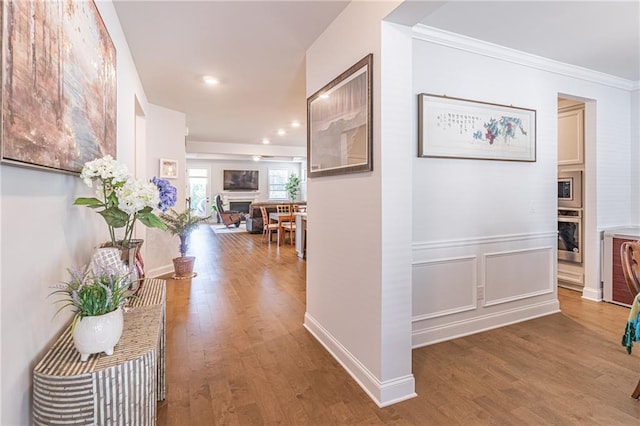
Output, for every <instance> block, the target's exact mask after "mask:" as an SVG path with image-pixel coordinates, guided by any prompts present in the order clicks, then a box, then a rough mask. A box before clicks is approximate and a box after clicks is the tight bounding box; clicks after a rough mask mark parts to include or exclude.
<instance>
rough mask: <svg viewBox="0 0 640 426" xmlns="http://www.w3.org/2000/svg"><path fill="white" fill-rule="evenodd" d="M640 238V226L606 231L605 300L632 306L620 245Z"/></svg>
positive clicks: (603, 265) (603, 269)
mask: <svg viewBox="0 0 640 426" xmlns="http://www.w3.org/2000/svg"><path fill="white" fill-rule="evenodd" d="M638 239H640V227H628V228H618V229H610V230H606V231H604V234H603V242H604V250H603V254H602V261H603V262H602V281H603V295H602V297H603V299H604V301H605V302H612V303H617V304H619V305H624V306H631V304H632V303H633V297H634V296H633V295H632V294H631V292H630V291H629V288H628V286H627V282H626V281H625V279H624V273H623V272H622V260H621V254H620V246H621V245H622V243H624V242H625V241H637V240H638Z"/></svg>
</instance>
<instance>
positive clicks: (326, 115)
mask: <svg viewBox="0 0 640 426" xmlns="http://www.w3.org/2000/svg"><path fill="white" fill-rule="evenodd" d="M372 66H373V55H372V54H369V55H367V56H366V57H364V58H363V59H361V60H360V61H358V63H356V64H355V65H353V66H352V67H351V68H349V69H348V70H346V71H345V72H344V73H342V74H340V75H339V76H338V77H337V78H335V79H334V80H333V81H331V82H330V83H328V84H327V85H326V86H324V87H323V88H322V89H320V90H318V91H317V92H316V93H314V94H313V95H312V96H311V97H309V99H307V170H308V175H309V177H317V176H330V175H338V174H345V173H356V172H366V171H371V170H373V156H372V151H373V130H372V125H373V113H372V107H373V99H372V93H371V91H372V81H373V78H372Z"/></svg>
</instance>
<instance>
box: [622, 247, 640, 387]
mask: <svg viewBox="0 0 640 426" xmlns="http://www.w3.org/2000/svg"><path fill="white" fill-rule="evenodd" d="M620 261H621V263H622V273H623V275H624V280H625V281H626V283H627V287H628V288H629V292H630V293H631V296H632V297H633V302H632V303H634V304H637V303H640V300H639V299H638V297H639V296H638V294H639V293H640V241H625V242H624V243H622V245H621V246H620ZM637 309H638V308H637V307H635V308H634V307H633V306H632V308H631V312H630V314H629V322H628V323H627V332H626V333H625V336H624V338H623V345H624V344H625V339H630V340H635V341H640V339H639V338H638V336H637V335H638V333H640V330H638V327H636V326H637V325H638V318H640V314H638V313H637V312H636V311H637ZM634 314H635V315H634ZM633 316H635V318H632V317H633ZM631 322H633V323H635V325H636V326H634V327H633V328H634V329H635V333H629V323H631ZM627 334H629V335H627ZM631 334H635V336H632V335H631ZM632 344H633V342H631V341H629V342H626V345H625V346H627V351H628V352H629V353H631V345H632ZM631 397H632V398H635V399H638V398H640V380H638V384H637V385H636V388H635V390H634V391H633V393H632V394H631Z"/></svg>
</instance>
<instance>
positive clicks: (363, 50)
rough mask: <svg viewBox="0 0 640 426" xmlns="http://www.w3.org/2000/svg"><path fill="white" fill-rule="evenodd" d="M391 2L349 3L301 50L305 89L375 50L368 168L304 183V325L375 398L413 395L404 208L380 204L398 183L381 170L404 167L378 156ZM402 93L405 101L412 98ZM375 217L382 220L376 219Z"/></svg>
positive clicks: (384, 149) (382, 148)
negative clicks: (371, 163) (396, 255)
mask: <svg viewBox="0 0 640 426" xmlns="http://www.w3.org/2000/svg"><path fill="white" fill-rule="evenodd" d="M395 6H396V3H392V2H353V3H351V4H350V5H349V6H347V7H346V8H345V10H344V11H343V12H342V14H341V15H340V16H339V17H338V18H337V19H336V20H335V21H334V22H332V23H331V25H330V26H329V27H328V28H327V30H326V31H325V32H324V33H323V34H322V35H321V36H320V37H319V38H318V39H317V40H316V42H315V43H314V44H313V45H312V46H311V48H310V49H309V50H308V51H307V96H310V95H311V94H313V93H314V92H316V91H317V90H319V89H320V88H321V87H322V86H324V85H325V84H327V83H329V82H330V81H331V80H332V79H334V78H335V77H336V76H338V75H339V74H341V73H342V72H343V71H344V70H346V69H348V68H349V67H350V66H352V65H353V64H355V63H356V62H357V61H358V60H360V59H361V58H363V57H365V56H366V55H367V54H369V53H373V78H374V87H373V98H374V108H373V116H374V132H373V133H374V136H373V139H374V140H373V144H374V148H373V160H374V166H373V171H372V172H367V173H356V174H352V175H341V176H332V177H322V178H312V179H309V181H308V182H307V191H308V200H307V202H308V206H309V212H308V228H307V232H308V235H309V238H308V240H307V241H308V246H307V252H308V260H307V312H306V314H305V326H306V327H307V329H309V330H310V331H311V332H312V333H313V334H314V335H315V336H316V338H318V340H319V341H320V342H321V343H322V344H323V345H324V346H325V347H326V348H327V349H328V350H329V351H330V352H331V353H332V355H333V356H334V357H335V358H336V359H337V360H338V361H339V362H340V363H341V364H342V365H343V366H344V367H345V368H346V369H347V371H349V373H350V374H351V375H352V376H353V377H354V378H355V380H357V381H358V383H360V385H361V386H362V387H363V388H364V389H365V391H366V392H367V393H368V394H369V395H370V396H371V397H372V398H373V399H374V401H375V402H376V403H378V404H379V405H387V404H390V403H393V402H397V401H399V400H402V399H406V398H410V397H412V396H414V395H415V393H414V381H413V376H412V375H411V345H410V317H409V310H408V309H409V306H410V303H411V302H410V300H411V294H410V290H409V289H410V279H409V277H410V270H409V262H408V260H406V259H404V263H403V256H402V253H404V252H406V253H407V255H408V253H409V251H408V250H409V246H410V242H411V240H410V235H409V233H408V232H407V233H406V234H405V233H404V232H403V230H402V229H401V230H399V232H397V233H396V234H392V233H390V231H391V225H392V224H395V226H396V227H400V228H401V227H402V223H407V222H408V220H407V217H408V216H409V217H410V212H407V210H406V209H405V208H404V206H403V205H389V206H385V205H383V202H384V200H387V199H389V200H393V201H395V200H394V199H393V195H392V194H391V193H390V191H391V190H392V189H393V188H395V187H396V184H394V183H393V182H391V181H385V183H384V184H383V181H382V177H383V175H384V176H388V177H391V176H392V175H393V173H394V172H399V173H400V175H402V174H403V171H401V170H398V162H397V161H396V158H395V157H394V156H393V155H392V156H391V157H390V158H389V159H388V160H385V159H386V158H387V157H386V155H387V154H390V150H392V147H391V146H390V145H391V144H392V143H394V142H397V139H395V136H397V134H396V133H394V130H393V129H390V128H388V127H386V126H384V125H383V121H382V119H381V115H382V113H383V108H382V96H384V94H383V90H382V83H381V82H382V78H383V76H382V70H383V68H381V63H382V53H381V50H382V48H381V46H382V22H381V21H382V19H383V18H384V17H385V16H386V15H387V14H388V13H389V12H390V11H391V10H392V9H393V8H394V7H395ZM354 28H358V30H357V31H354V30H353V29H354ZM389 31H392V30H391V29H389ZM407 56H409V57H410V54H409V55H407ZM408 95H409V94H408V93H407V101H406V102H410V101H409V100H408V99H409V97H408ZM387 96H389V94H388V93H387ZM401 102H402V101H401ZM407 131H409V130H407ZM400 134H402V132H400ZM383 137H384V138H385V139H384V140H383ZM386 138H390V140H389V141H387V140H386ZM387 143H388V144H390V145H389V146H387V145H386V144H387ZM400 143H401V142H400ZM407 143H408V141H407ZM399 149H400V153H399V154H397V155H399V156H400V157H402V156H403V155H405V154H404V153H405V151H404V148H399ZM383 153H384V155H385V158H382V155H383ZM408 161H409V159H408V158H406V160H405V162H404V163H403V165H404V166H407V165H408V164H407V163H408ZM386 167H388V168H386ZM400 193H401V194H402V190H401V191H400ZM394 204H395V203H394ZM336 208H339V210H340V216H341V217H342V218H350V219H349V220H330V219H328V218H335V217H336V216H335V215H336ZM383 215H384V216H383ZM383 218H384V220H385V222H386V221H389V222H388V223H384V224H383ZM403 241H404V243H403ZM383 243H384V244H386V247H385V248H383ZM393 247H398V248H399V250H400V253H401V255H400V256H399V258H398V259H393V258H392V257H393V253H391V252H390V250H391V249H392V248H393ZM394 272H398V275H397V278H398V279H397V280H396V279H394Z"/></svg>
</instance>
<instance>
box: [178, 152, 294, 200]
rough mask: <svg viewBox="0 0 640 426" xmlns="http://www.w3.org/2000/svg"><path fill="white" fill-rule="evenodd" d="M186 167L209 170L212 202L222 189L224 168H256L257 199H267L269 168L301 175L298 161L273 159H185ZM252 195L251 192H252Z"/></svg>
mask: <svg viewBox="0 0 640 426" xmlns="http://www.w3.org/2000/svg"><path fill="white" fill-rule="evenodd" d="M187 167H188V168H202V169H207V170H208V172H209V199H210V200H211V203H213V202H214V197H215V196H216V194H219V193H221V192H222V191H223V182H222V175H223V171H224V170H257V171H258V180H259V182H258V194H257V195H258V197H257V198H258V201H269V191H268V176H269V169H281V170H288V171H289V174H291V173H293V174H295V175H297V176H301V167H300V163H287V162H275V161H263V160H261V161H248V160H187ZM252 195H253V194H252ZM298 199H299V200H305V198H303V194H302V193H301V194H299V195H298Z"/></svg>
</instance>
